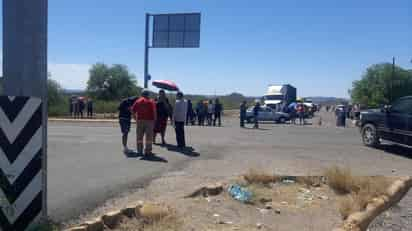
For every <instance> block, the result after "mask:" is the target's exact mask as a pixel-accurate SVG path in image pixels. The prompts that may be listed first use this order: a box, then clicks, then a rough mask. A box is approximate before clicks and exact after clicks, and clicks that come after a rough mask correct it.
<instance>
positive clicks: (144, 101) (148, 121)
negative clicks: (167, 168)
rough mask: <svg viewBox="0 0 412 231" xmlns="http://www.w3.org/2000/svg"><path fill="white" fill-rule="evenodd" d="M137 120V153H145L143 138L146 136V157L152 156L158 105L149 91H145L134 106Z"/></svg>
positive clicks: (134, 114)
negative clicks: (150, 96)
mask: <svg viewBox="0 0 412 231" xmlns="http://www.w3.org/2000/svg"><path fill="white" fill-rule="evenodd" d="M132 112H133V116H134V119H135V120H136V139H137V152H138V153H143V137H144V136H146V147H145V149H144V154H145V155H152V142H153V129H154V122H155V121H156V104H155V102H154V101H153V100H151V99H150V98H149V91H148V90H143V92H142V96H141V97H140V98H139V99H138V100H136V102H135V103H134V104H133V106H132Z"/></svg>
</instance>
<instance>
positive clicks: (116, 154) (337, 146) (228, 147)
mask: <svg viewBox="0 0 412 231" xmlns="http://www.w3.org/2000/svg"><path fill="white" fill-rule="evenodd" d="M134 137H135V136H134V135H133V133H132V138H131V141H132V144H133V146H134ZM187 137H188V144H192V146H193V148H194V151H193V152H190V153H186V154H183V153H179V152H176V151H173V150H168V149H167V148H164V147H158V146H156V147H155V148H154V152H155V153H156V154H157V156H159V157H160V158H159V160H162V161H149V160H142V159H140V157H139V158H128V157H126V156H125V155H123V154H122V152H121V144H120V143H121V141H120V134H119V128H118V127H117V125H116V124H110V123H106V124H105V123H50V124H49V159H48V167H49V171H48V174H49V182H48V185H49V195H48V196H49V213H50V215H51V217H52V218H53V219H54V220H57V221H62V220H66V219H70V218H74V217H76V216H78V215H79V214H80V213H82V212H85V211H87V210H88V209H93V208H95V207H96V206H98V205H99V204H101V203H102V202H104V201H105V200H106V199H108V198H111V197H115V196H116V195H119V194H120V193H122V192H125V191H127V190H128V189H135V188H136V187H140V186H142V185H143V184H144V183H146V182H148V181H149V180H150V179H152V178H154V177H157V176H160V175H161V174H162V173H165V172H167V171H171V170H175V169H177V168H182V167H184V164H185V163H188V162H189V161H190V160H194V159H196V160H199V159H205V160H206V159H222V160H223V159H225V161H227V160H229V162H230V160H231V159H233V160H234V159H236V160H237V161H238V160H239V159H240V160H244V161H245V162H247V161H248V160H253V161H255V162H256V161H259V160H262V165H263V164H271V165H273V166H275V167H276V170H277V171H278V172H279V173H288V174H308V173H310V174H318V173H320V171H321V170H322V169H323V168H325V167H330V166H331V165H335V164H337V165H345V166H350V167H351V168H352V169H355V170H356V173H358V174H366V175H412V168H411V166H412V150H410V149H405V148H395V147H392V146H385V148H383V149H380V150H377V149H371V148H367V147H364V146H363V145H362V144H361V141H360V136H359V134H358V131H357V130H356V129H353V128H351V129H349V128H348V129H336V128H334V127H316V126H305V127H300V126H290V125H273V124H265V125H262V129H260V130H253V129H241V128H239V127H238V125H237V121H236V120H233V119H230V120H229V121H228V120H227V121H226V122H225V127H221V128H213V127H205V128H202V127H197V126H196V127H189V128H187ZM167 139H168V141H170V142H171V143H172V142H173V143H174V134H173V132H171V130H170V128H169V132H168V137H167ZM165 161H167V163H166V162H165ZM233 162H235V161H233ZM211 168H212V167H211ZM210 174H213V172H211V173H210ZM409 195H410V194H409ZM409 197H410V196H409Z"/></svg>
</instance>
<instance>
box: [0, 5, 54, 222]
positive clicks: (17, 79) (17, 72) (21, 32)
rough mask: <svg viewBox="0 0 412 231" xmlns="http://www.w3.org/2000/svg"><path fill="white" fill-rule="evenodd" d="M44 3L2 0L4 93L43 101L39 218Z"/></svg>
mask: <svg viewBox="0 0 412 231" xmlns="http://www.w3.org/2000/svg"><path fill="white" fill-rule="evenodd" d="M47 8H48V0H3V76H4V94H5V95H9V96H34V97H39V98H41V99H42V102H43V117H42V118H43V123H42V126H43V146H42V148H43V163H42V164H43V166H42V168H43V208H42V211H43V214H42V215H43V218H46V216H47V193H46V192H47V177H46V174H47V172H46V169H47V167H46V165H47Z"/></svg>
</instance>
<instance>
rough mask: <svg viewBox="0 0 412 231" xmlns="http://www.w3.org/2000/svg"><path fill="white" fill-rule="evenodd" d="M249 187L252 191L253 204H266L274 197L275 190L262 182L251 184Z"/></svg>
mask: <svg viewBox="0 0 412 231" xmlns="http://www.w3.org/2000/svg"><path fill="white" fill-rule="evenodd" d="M248 189H249V190H250V191H251V192H252V199H251V201H250V203H251V204H254V205H258V204H265V203H267V202H270V201H272V199H273V193H274V192H273V191H272V190H271V189H269V188H268V187H265V186H264V185H262V184H251V185H249V186H248Z"/></svg>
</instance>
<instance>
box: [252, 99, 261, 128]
mask: <svg viewBox="0 0 412 231" xmlns="http://www.w3.org/2000/svg"><path fill="white" fill-rule="evenodd" d="M259 111H260V103H259V102H256V104H255V107H253V116H254V117H255V118H254V122H255V125H254V126H253V128H255V129H258V128H259V119H258V115H259Z"/></svg>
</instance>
